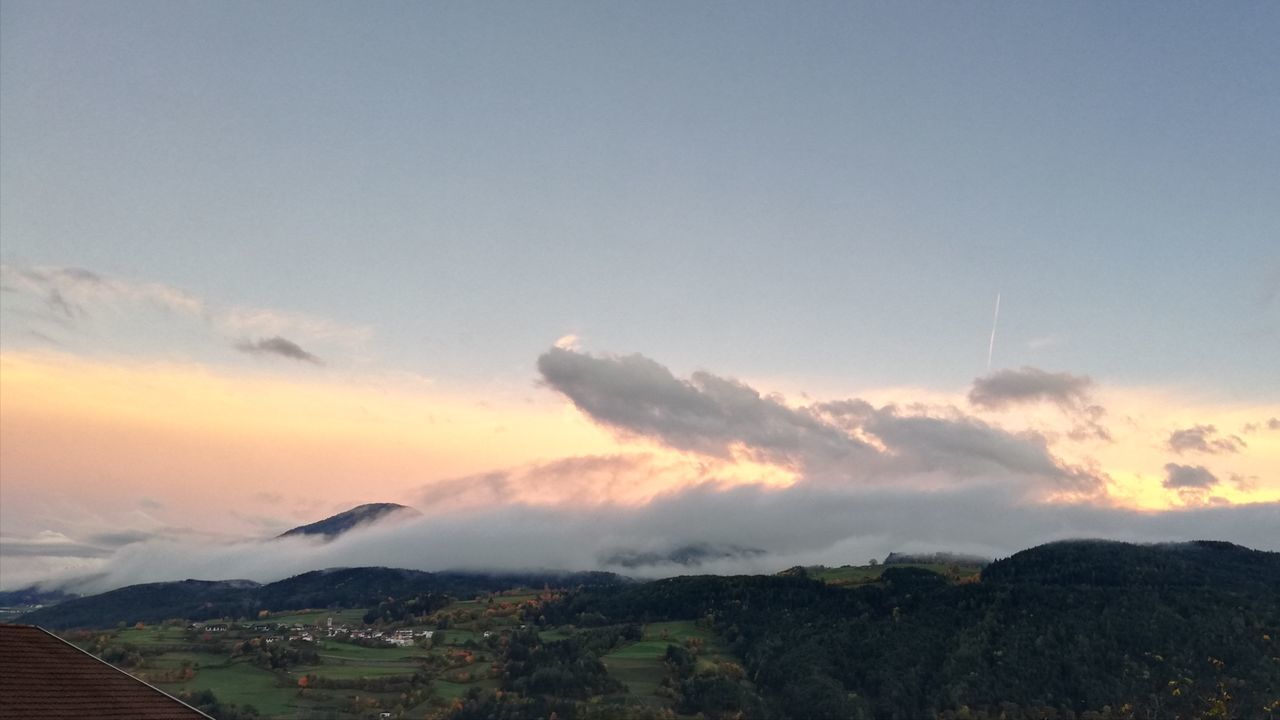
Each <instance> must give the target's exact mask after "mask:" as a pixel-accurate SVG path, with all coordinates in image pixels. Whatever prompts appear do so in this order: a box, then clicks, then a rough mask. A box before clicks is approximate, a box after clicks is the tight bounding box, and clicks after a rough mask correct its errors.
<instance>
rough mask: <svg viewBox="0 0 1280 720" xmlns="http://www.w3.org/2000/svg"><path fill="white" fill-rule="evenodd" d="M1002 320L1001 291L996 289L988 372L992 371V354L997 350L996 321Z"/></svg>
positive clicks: (988, 354) (988, 348)
mask: <svg viewBox="0 0 1280 720" xmlns="http://www.w3.org/2000/svg"><path fill="white" fill-rule="evenodd" d="M998 322H1000V291H999V290H997V291H996V314H995V317H993V318H991V342H990V343H988V344H987V372H991V355H992V354H993V353H994V352H995V350H996V323H998Z"/></svg>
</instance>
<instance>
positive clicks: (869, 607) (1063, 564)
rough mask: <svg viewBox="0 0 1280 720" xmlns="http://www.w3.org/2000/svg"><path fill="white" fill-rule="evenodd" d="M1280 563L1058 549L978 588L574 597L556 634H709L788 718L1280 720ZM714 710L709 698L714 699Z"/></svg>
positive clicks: (654, 587)
mask: <svg viewBox="0 0 1280 720" xmlns="http://www.w3.org/2000/svg"><path fill="white" fill-rule="evenodd" d="M1277 587H1280V554H1276V553H1263V552H1257V551H1253V550H1249V549H1246V548H1242V547H1238V546H1233V545H1229V544H1226V543H1192V544H1185V545H1165V546H1135V545H1126V544H1122V543H1111V542H1106V543H1103V542H1067V543H1054V544H1051V545H1046V546H1042V547H1038V548H1033V549H1031V550H1027V551H1024V552H1021V553H1018V554H1017V555H1014V556H1013V557H1010V558H1007V559H1005V560H1001V561H998V562H996V563H993V564H992V565H991V566H990V567H988V568H987V569H986V571H984V573H983V575H982V580H981V582H979V583H964V584H952V583H948V582H947V581H946V580H945V579H944V578H942V577H941V576H938V575H935V574H933V573H930V572H927V571H925V570H920V569H916V568H904V567H890V568H887V569H885V571H884V574H883V575H882V577H881V582H879V583H877V584H870V585H863V586H859V587H854V588H851V589H845V588H837V587H831V586H828V585H825V584H823V583H821V582H819V581H816V580H811V579H808V578H805V577H796V576H773V577H759V576H756V577H708V576H702V577H683V578H674V579H670V580H663V581H658V582H653V583H647V584H644V585H638V586H632V587H619V588H608V589H588V590H584V591H581V592H577V593H573V594H571V595H570V596H568V597H567V598H565V600H563V601H562V602H560V603H559V604H558V605H556V606H555V607H553V608H549V609H548V610H547V615H548V618H549V622H554V623H567V622H576V623H578V624H580V625H591V624H598V625H609V624H616V623H626V622H653V621H658V620H675V619H685V620H701V621H703V622H704V623H707V624H710V625H711V626H712V627H713V628H714V629H715V631H716V633H717V634H718V635H719V636H720V637H721V638H722V639H723V640H724V641H725V642H727V643H728V645H729V646H730V647H731V648H732V649H733V651H734V653H735V654H736V655H737V656H738V657H740V658H742V660H743V664H744V667H745V670H746V674H747V677H748V678H749V679H750V681H751V684H752V687H753V691H754V692H755V693H758V695H759V697H760V699H761V700H762V702H763V703H764V705H763V707H764V708H765V709H766V712H765V713H764V714H765V716H768V717H774V718H794V719H796V720H800V719H802V718H837V717H838V718H876V719H878V720H912V719H915V718H947V719H950V718H997V717H999V718H1004V719H1005V720H1019V719H1022V718H1026V719H1030V718H1037V719H1042V720H1043V719H1048V718H1062V719H1065V718H1086V717H1089V718H1116V719H1119V718H1124V719H1125V720H1136V719H1138V718H1153V719H1154V718H1169V719H1171V720H1172V719H1174V718H1184V719H1185V718H1200V717H1236V718H1275V717H1280V660H1277V658H1278V657H1280V642H1278V641H1280V595H1278V594H1277V592H1276V588H1277ZM708 702H711V701H708Z"/></svg>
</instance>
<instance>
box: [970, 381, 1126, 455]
mask: <svg viewBox="0 0 1280 720" xmlns="http://www.w3.org/2000/svg"><path fill="white" fill-rule="evenodd" d="M1093 385H1094V383H1093V379H1092V378H1089V377H1088V376H1085V375H1072V374H1070V373H1065V372H1060V373H1051V372H1046V371H1044V370H1041V369H1039V368H1034V367H1023V368H1021V369H1019V370H1001V371H999V372H995V373H992V374H990V375H987V376H986V377H980V378H977V379H975V380H974V381H973V388H972V389H971V390H970V391H969V403H970V404H971V405H973V406H974V407H978V408H982V409H984V410H1004V409H1007V408H1009V407H1012V406H1014V405H1024V404H1029V403H1039V402H1049V403H1052V404H1054V405H1056V406H1057V407H1058V408H1059V409H1060V410H1062V412H1063V413H1065V414H1066V415H1068V416H1069V417H1072V418H1074V420H1075V421H1076V425H1075V427H1073V428H1072V429H1071V430H1070V431H1069V432H1068V433H1067V436H1068V437H1070V438H1071V439H1072V440H1076V441H1083V440H1104V441H1108V442H1109V441H1110V440H1111V433H1110V431H1108V430H1107V428H1106V427H1105V426H1103V424H1102V418H1103V416H1104V415H1106V410H1105V409H1104V408H1103V407H1102V406H1101V405H1096V404H1094V403H1093V401H1092V398H1091V391H1092V389H1093Z"/></svg>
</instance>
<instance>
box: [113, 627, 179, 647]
mask: <svg viewBox="0 0 1280 720" xmlns="http://www.w3.org/2000/svg"><path fill="white" fill-rule="evenodd" d="M116 637H117V638H118V639H119V640H120V642H122V643H128V644H130V645H137V646H138V647H140V648H144V647H148V646H156V645H190V644H191V641H190V640H188V639H187V633H186V630H185V629H184V628H171V627H164V626H161V625H151V626H147V627H145V628H142V629H137V628H125V629H124V630H120V631H119V632H118V633H117V634H116Z"/></svg>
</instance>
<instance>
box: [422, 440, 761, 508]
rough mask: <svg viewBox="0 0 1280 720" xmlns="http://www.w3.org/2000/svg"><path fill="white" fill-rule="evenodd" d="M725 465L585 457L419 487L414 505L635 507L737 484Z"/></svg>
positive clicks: (637, 456)
mask: <svg viewBox="0 0 1280 720" xmlns="http://www.w3.org/2000/svg"><path fill="white" fill-rule="evenodd" d="M731 470H732V468H731V467H729V466H728V465H726V464H723V463H716V462H715V461H713V460H702V459H697V458H681V457H668V456H663V457H658V456H656V455H654V454H652V453H627V454H613V455H585V456H578V457H566V458H560V459H557V460H552V461H549V462H541V463H533V464H529V465H525V466H522V467H518V468H511V469H507V470H497V471H491V472H484V473H477V474H474V475H467V476H464V477H459V478H451V479H446V480H439V481H435V482H431V483H428V484H426V485H423V486H422V487H421V488H419V490H418V491H417V493H416V494H415V496H414V498H413V502H414V504H416V505H418V506H419V507H422V508H424V509H429V510H431V511H436V512H440V511H445V510H450V511H454V510H477V509H483V508H491V507H498V506H502V505H512V504H521V505H530V506H556V505H576V506H597V507H598V506H605V505H638V504H641V503H645V502H648V501H650V500H652V499H654V498H655V497H658V496H660V495H663V494H667V493H671V492H674V491H677V490H679V489H682V488H687V487H690V486H693V485H701V484H707V485H717V484H723V485H725V486H728V485H731V484H737V482H736V478H733V477H732V476H731V475H730V474H729V473H730V471H731Z"/></svg>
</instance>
